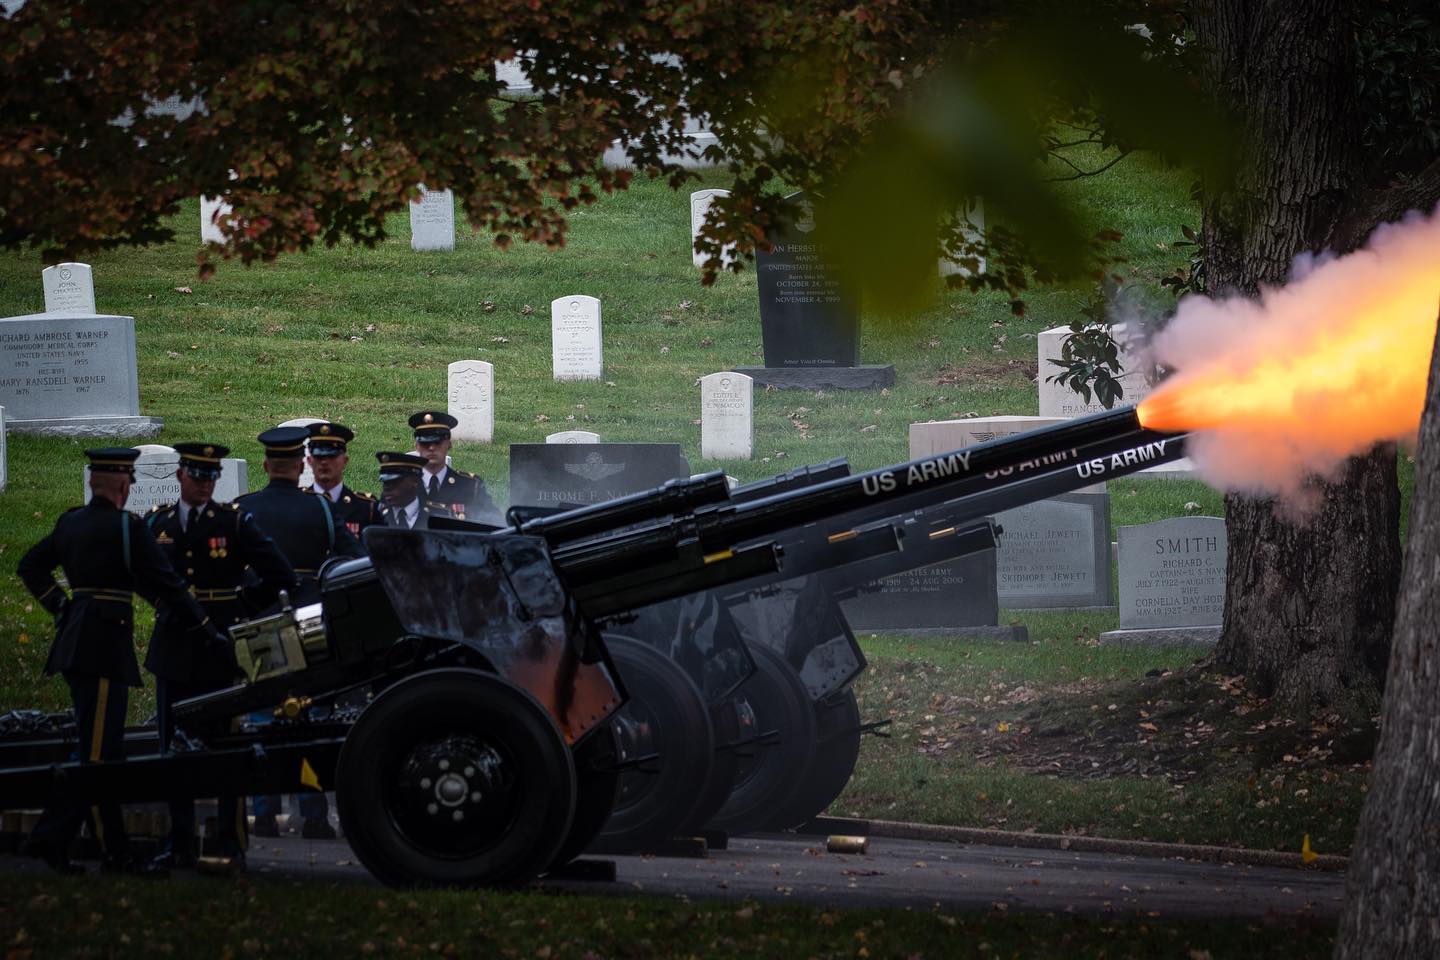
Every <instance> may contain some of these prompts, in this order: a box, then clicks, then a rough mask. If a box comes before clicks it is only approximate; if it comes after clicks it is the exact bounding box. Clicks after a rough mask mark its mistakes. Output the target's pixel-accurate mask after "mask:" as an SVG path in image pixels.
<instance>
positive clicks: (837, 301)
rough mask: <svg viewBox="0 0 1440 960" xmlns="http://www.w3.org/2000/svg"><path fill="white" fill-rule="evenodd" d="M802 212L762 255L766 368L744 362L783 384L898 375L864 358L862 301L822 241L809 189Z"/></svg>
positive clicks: (857, 382)
mask: <svg viewBox="0 0 1440 960" xmlns="http://www.w3.org/2000/svg"><path fill="white" fill-rule="evenodd" d="M786 199H788V200H791V201H793V202H795V203H796V204H798V206H799V209H800V211H801V212H800V214H799V218H798V219H797V220H796V221H795V222H794V223H790V224H787V225H786V226H785V227H784V228H783V229H781V230H778V231H777V232H775V233H772V234H771V236H770V245H771V249H770V252H769V253H765V252H760V251H757V252H756V255H755V274H756V282H757V286H758V289H759V294H760V334H761V340H762V342H763V344H764V349H765V366H764V367H741V368H739V372H741V373H744V374H746V375H748V376H750V377H753V378H754V380H755V382H756V383H757V384H759V385H761V386H771V387H776V388H777V389H782V390H783V389H803V390H819V389H835V390H845V389H857V390H858V389H874V388H879V387H886V386H889V385H890V384H892V383H894V382H895V368H894V367H893V366H889V365H885V366H867V367H862V366H860V365H859V363H860V308H859V304H858V303H857V302H856V301H855V298H854V296H853V294H852V293H851V292H850V291H847V290H846V289H845V288H844V287H843V286H842V284H841V281H840V278H839V275H838V271H837V269H836V268H835V267H834V265H833V264H831V263H829V262H828V261H827V259H826V255H825V252H824V250H822V249H821V248H820V246H819V244H817V243H816V240H815V212H814V206H813V205H812V204H811V202H810V200H809V199H808V198H807V197H805V195H804V194H803V193H794V194H791V195H790V196H789V197H787V198H786Z"/></svg>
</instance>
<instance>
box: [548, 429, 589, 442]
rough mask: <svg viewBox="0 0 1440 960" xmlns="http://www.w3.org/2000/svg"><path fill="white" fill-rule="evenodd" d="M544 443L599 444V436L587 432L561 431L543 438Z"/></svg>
mask: <svg viewBox="0 0 1440 960" xmlns="http://www.w3.org/2000/svg"><path fill="white" fill-rule="evenodd" d="M545 442H546V443H599V442H600V434H598V433H591V432H590V431H589V430H561V431H560V432H559V433H552V434H550V435H549V436H547V437H546V438H545Z"/></svg>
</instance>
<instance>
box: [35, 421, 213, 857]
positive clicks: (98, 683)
mask: <svg viewBox="0 0 1440 960" xmlns="http://www.w3.org/2000/svg"><path fill="white" fill-rule="evenodd" d="M85 455H86V456H87V457H89V458H90V492H91V499H90V502H89V503H88V504H86V505H85V506H83V507H76V508H74V509H72V510H69V511H67V512H66V513H64V514H63V515H61V517H60V519H59V520H57V521H56V522H55V529H54V530H53V531H52V532H51V533H50V535H49V536H47V537H45V539H43V540H41V541H40V542H39V543H37V544H35V546H33V547H31V548H30V549H29V550H28V551H27V552H26V554H25V556H24V557H22V558H21V559H20V564H19V570H18V572H19V574H20V579H21V580H23V581H24V582H25V587H26V589H28V590H29V591H30V592H31V593H32V594H34V595H35V599H36V600H38V601H39V603H40V605H41V606H43V607H44V608H45V609H46V610H47V611H49V612H50V614H51V615H52V616H54V618H55V642H54V645H53V646H51V648H50V657H49V659H48V660H47V661H46V663H45V673H46V674H47V675H48V674H54V673H59V674H60V675H61V676H63V677H64V678H65V682H66V684H68V685H69V687H70V697H71V699H72V700H73V702H74V704H75V724H76V730H77V732H78V734H79V740H80V760H81V762H83V763H100V762H104V761H112V760H121V759H124V755H125V747H124V737H125V710H126V706H127V701H128V700H129V694H130V688H131V687H138V686H140V668H139V665H138V664H137V663H136V662H135V644H134V635H133V633H132V624H133V617H134V613H133V610H132V609H131V602H132V594H135V593H138V594H140V595H141V596H142V597H144V598H145V599H146V600H148V601H150V603H151V604H152V605H154V606H155V608H156V609H157V610H158V611H160V614H161V615H162V616H163V617H165V618H166V619H167V620H168V621H169V622H170V623H171V624H172V625H173V628H174V630H175V632H176V635H177V637H179V639H180V642H182V643H185V644H188V645H190V646H191V647H193V648H209V647H213V646H215V645H228V641H227V640H226V638H225V636H224V634H222V633H220V632H219V631H218V630H217V629H216V628H215V626H214V624H212V623H211V622H210V619H209V617H207V616H206V614H205V612H204V611H203V610H201V608H200V606H199V604H198V603H196V602H195V598H194V597H192V596H191V595H190V593H189V592H188V591H187V590H186V589H185V583H184V581H183V580H181V579H180V577H179V575H178V574H176V572H175V570H174V569H173V568H172V567H171V566H170V561H169V560H167V559H166V558H165V554H164V552H163V551H162V550H161V549H160V547H159V545H157V544H156V543H155V538H154V537H153V536H151V534H150V531H149V529H147V528H146V526H145V524H144V522H143V521H141V519H140V518H139V517H136V516H133V515H132V514H129V513H127V512H125V501H126V500H127V499H129V497H130V484H131V482H132V481H133V480H134V479H135V460H136V458H138V457H139V456H140V451H139V450H136V449H134V448H132V447H107V448H103V449H98V450H87V451H85ZM56 567H61V568H63V569H64V571H65V579H66V582H67V583H68V585H69V587H70V593H69V595H68V596H67V595H66V593H65V591H64V590H63V589H62V588H61V587H60V585H59V583H57V582H56V580H55V576H54V571H55V568H56ZM87 812H92V813H93V814H94V820H93V821H92V823H93V827H94V829H95V835H96V837H97V838H99V840H100V843H101V845H102V846H103V847H104V850H105V859H104V861H103V862H102V863H101V869H102V870H109V871H122V872H128V873H136V874H141V875H147V876H149V875H163V874H164V872H165V871H164V870H163V869H161V868H159V867H157V866H155V865H154V864H151V863H148V862H143V861H140V860H138V859H137V858H136V857H135V856H134V854H133V853H132V852H131V851H130V844H129V839H128V837H126V835H125V821H124V819H123V817H122V816H121V812H120V805H119V804H118V803H115V802H113V801H111V802H101V803H98V804H96V805H95V806H93V807H92V806H90V804H89V803H87V802H86V800H85V799H84V798H80V797H75V796H65V797H61V798H57V799H55V800H53V801H52V802H51V803H50V805H49V806H48V807H46V809H45V813H44V814H43V815H42V816H41V817H40V821H39V822H38V823H37V824H36V825H35V829H34V831H33V832H32V833H31V834H30V838H29V840H28V841H27V842H26V845H25V848H24V852H25V853H28V854H30V855H31V856H35V857H40V858H41V859H43V860H45V862H47V863H48V864H50V866H51V867H52V868H54V869H55V870H57V871H60V872H62V873H75V872H83V868H82V867H80V866H78V865H76V864H74V863H72V862H71V861H70V857H69V854H68V850H69V847H70V841H71V840H72V839H74V836H75V831H76V830H78V829H79V828H80V824H81V823H82V822H83V821H84V820H85V817H86V814H87Z"/></svg>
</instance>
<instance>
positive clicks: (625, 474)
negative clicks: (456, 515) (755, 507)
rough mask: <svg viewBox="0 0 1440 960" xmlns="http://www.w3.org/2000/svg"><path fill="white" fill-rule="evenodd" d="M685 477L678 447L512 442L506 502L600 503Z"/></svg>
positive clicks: (533, 504)
mask: <svg viewBox="0 0 1440 960" xmlns="http://www.w3.org/2000/svg"><path fill="white" fill-rule="evenodd" d="M688 476H690V464H689V463H687V462H686V460H685V455H684V454H683V453H681V452H680V444H678V443H512V444H510V502H511V503H512V504H521V505H523V506H527V507H555V506H563V505H565V504H567V503H568V504H587V503H600V502H601V501H604V500H613V499H615V498H616V497H623V496H625V495H626V494H630V493H639V492H640V491H642V490H649V489H650V488H651V487H658V486H659V485H660V484H662V483H664V482H665V481H667V480H674V479H675V478H677V477H688Z"/></svg>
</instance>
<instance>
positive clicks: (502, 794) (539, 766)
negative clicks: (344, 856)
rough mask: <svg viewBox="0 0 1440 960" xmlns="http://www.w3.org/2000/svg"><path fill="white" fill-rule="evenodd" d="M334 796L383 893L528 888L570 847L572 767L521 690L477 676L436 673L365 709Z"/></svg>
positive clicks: (405, 683)
mask: <svg viewBox="0 0 1440 960" xmlns="http://www.w3.org/2000/svg"><path fill="white" fill-rule="evenodd" d="M335 794H336V799H337V801H338V804H339V808H340V823H341V826H343V827H344V829H345V835H346V837H347V839H348V840H349V841H350V846H351V848H352V849H353V850H354V851H355V855H356V856H357V857H358V858H359V860H360V862H361V863H363V864H364V865H365V867H366V868H367V869H368V870H369V871H370V872H371V873H372V874H374V875H375V876H376V878H378V879H379V880H380V881H382V882H383V883H387V884H391V885H395V886H431V885H434V886H440V885H443V886H479V885H489V884H510V883H521V882H523V881H526V880H529V879H530V878H532V877H534V876H535V875H537V874H538V873H539V872H540V871H541V870H543V869H544V868H545V867H546V866H547V865H548V864H549V863H551V862H552V861H553V860H554V858H555V854H556V853H557V851H559V849H560V847H561V844H562V843H563V842H564V840H565V837H566V834H567V833H568V831H569V829H570V821H571V818H572V816H573V814H574V811H575V767H574V763H573V762H572V760H571V757H570V748H569V747H567V746H566V744H565V740H564V737H563V736H562V735H561V733H560V730H559V728H558V727H556V725H555V722H554V720H552V719H551V717H550V714H549V713H548V712H546V710H545V708H544V707H542V706H540V704H539V703H538V702H537V701H536V700H535V699H534V698H533V697H531V696H530V694H528V693H526V692H525V691H524V690H521V689H520V688H519V687H517V686H515V685H514V684H512V683H510V682H509V681H507V680H505V679H503V678H501V677H498V676H496V675H494V674H492V673H485V672H482V671H479V670H468V669H458V668H447V669H441V670H429V671H426V672H424V673H418V674H415V675H414V676H411V677H407V678H405V679H404V680H401V681H400V682H399V683H396V684H394V685H393V686H391V687H389V688H387V689H386V690H385V691H384V692H383V693H381V694H380V695H379V696H378V697H376V699H375V700H374V701H373V702H372V703H371V704H370V705H369V706H368V707H366V708H365V712H364V713H362V714H361V715H360V719H359V720H357V721H356V722H355V725H354V726H353V727H352V728H351V729H350V733H349V735H348V736H347V737H346V738H345V743H344V744H343V745H342V747H341V749H340V757H339V760H338V761H337V763H336V768H335Z"/></svg>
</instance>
